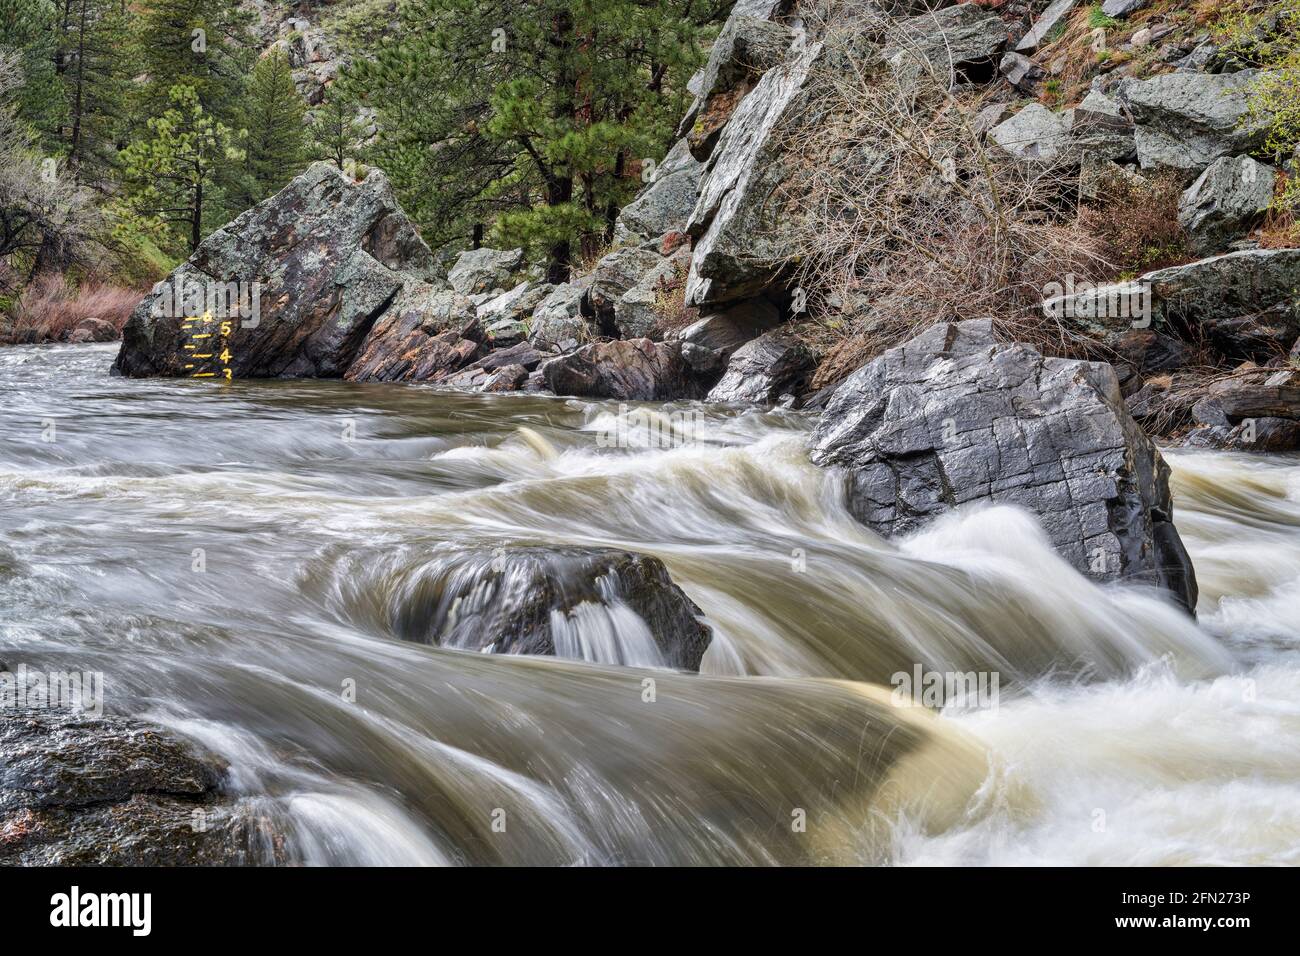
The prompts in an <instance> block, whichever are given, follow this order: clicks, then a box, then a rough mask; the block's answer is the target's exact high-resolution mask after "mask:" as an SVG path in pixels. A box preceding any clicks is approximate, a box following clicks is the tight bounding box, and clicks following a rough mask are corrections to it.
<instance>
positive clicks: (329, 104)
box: [308, 86, 362, 169]
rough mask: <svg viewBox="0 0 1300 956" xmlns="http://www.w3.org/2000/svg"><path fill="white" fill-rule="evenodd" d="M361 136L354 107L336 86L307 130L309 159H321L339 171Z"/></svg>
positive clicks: (350, 155)
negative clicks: (309, 143) (309, 147)
mask: <svg viewBox="0 0 1300 956" xmlns="http://www.w3.org/2000/svg"><path fill="white" fill-rule="evenodd" d="M361 135H362V134H361V129H360V125H359V124H358V123H357V120H356V110H355V107H354V106H353V105H352V104H351V103H349V102H348V101H347V99H346V98H345V97H344V96H343V94H342V93H341V92H339V90H338V87H337V86H334V87H332V88H331V89H330V91H329V95H328V96H326V98H325V102H324V103H322V104H321V105H320V108H319V109H318V110H316V113H315V116H314V117H313V118H312V121H311V125H310V126H309V127H308V138H309V139H310V141H311V156H312V158H313V159H323V160H325V161H326V162H330V163H333V164H334V165H335V166H337V167H338V168H339V169H342V168H343V165H344V163H346V162H347V160H348V159H350V158H353V157H354V156H355V155H356V152H357V145H358V143H360V141H361Z"/></svg>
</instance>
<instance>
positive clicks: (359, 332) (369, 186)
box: [113, 163, 436, 378]
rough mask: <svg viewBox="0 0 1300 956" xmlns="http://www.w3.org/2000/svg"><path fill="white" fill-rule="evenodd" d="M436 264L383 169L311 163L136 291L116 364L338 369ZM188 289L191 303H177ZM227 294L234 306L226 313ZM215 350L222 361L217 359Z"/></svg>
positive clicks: (306, 374) (136, 372)
mask: <svg viewBox="0 0 1300 956" xmlns="http://www.w3.org/2000/svg"><path fill="white" fill-rule="evenodd" d="M435 273H436V267H435V263H434V259H433V256H432V255H431V253H430V252H429V248H428V247H427V246H426V245H425V244H424V240H422V239H421V238H420V235H419V233H418V231H417V230H416V229H415V226H414V225H413V224H412V223H411V222H410V220H408V219H407V218H406V216H405V214H404V213H403V212H402V210H401V208H400V207H399V206H398V204H397V200H396V199H395V198H394V197H393V191H392V189H391V187H390V186H389V183H388V180H387V178H385V176H384V175H383V173H381V172H379V171H378V170H372V171H371V172H370V174H369V175H368V176H367V177H366V178H365V180H363V181H362V182H360V183H354V182H352V181H351V180H350V179H349V178H348V177H346V176H345V175H344V174H343V173H342V172H340V171H339V170H337V169H335V168H334V167H333V166H331V165H330V164H328V163H314V164H313V165H312V166H311V167H310V168H309V169H308V170H307V171H306V172H304V173H303V174H302V175H300V176H298V178H296V179H294V180H293V182H291V183H290V184H289V185H288V186H286V187H285V188H284V189H282V190H280V192H278V193H276V194H275V195H274V196H272V197H271V198H270V199H267V200H265V201H264V202H262V203H259V204H258V205H256V206H254V207H253V208H252V209H250V210H248V211H247V212H245V213H243V214H241V215H240V216H239V217H237V218H236V219H235V220H234V221H232V222H230V223H228V224H227V225H225V226H223V227H222V228H220V229H218V230H217V231H216V232H214V233H213V234H212V235H210V236H208V238H206V239H204V240H203V242H202V243H200V245H199V247H198V249H197V250H195V252H194V255H192V256H191V257H190V259H189V261H188V262H185V263H183V264H181V265H180V266H178V267H177V268H176V269H175V270H173V272H172V274H171V275H170V276H169V277H168V278H167V280H166V281H165V282H162V283H159V284H158V285H157V286H155V288H154V290H153V291H152V292H150V294H149V295H147V296H145V298H144V300H143V301H142V302H141V303H140V304H139V305H138V306H137V307H136V309H135V311H134V312H132V313H131V317H130V319H129V320H128V321H127V323H126V328H125V329H124V330H123V334H122V349H121V351H120V352H119V353H118V356H117V361H116V362H115V363H114V365H113V369H114V371H115V372H118V373H121V374H124V375H133V376H146V375H167V376H189V375H193V374H195V373H204V372H214V373H216V374H218V375H219V374H220V372H221V364H224V365H225V366H226V367H229V368H230V370H231V373H232V375H233V377H235V378H274V377H283V378H293V377H298V378H312V377H318V378H329V377H338V376H340V375H342V374H343V373H344V371H346V370H347V368H348V366H349V365H350V364H351V362H352V360H353V358H354V357H355V356H356V354H357V352H358V350H359V349H360V348H361V343H362V342H363V341H364V340H365V338H366V336H367V335H368V334H369V332H370V330H371V327H372V326H373V325H374V324H375V322H376V321H377V320H378V318H379V316H380V315H382V314H383V313H384V311H385V310H387V309H388V307H389V306H390V305H391V304H392V303H393V301H394V300H395V299H396V298H397V297H398V295H399V293H401V292H402V291H403V290H404V289H408V288H410V287H412V286H413V285H415V284H417V283H419V282H421V281H425V280H429V279H432V278H433V276H434V275H435ZM254 283H256V285H254ZM193 290H198V292H197V295H198V298H199V300H200V301H199V302H198V303H197V304H194V303H193V302H192V301H191V302H189V303H187V301H186V300H187V299H190V298H191V294H192V292H193ZM176 293H179V295H178V294H176ZM232 293H233V296H234V299H235V302H236V303H237V304H236V309H238V310H239V311H240V313H241V314H239V315H229V314H223V313H227V312H228V311H229V308H228V307H229V304H230V298H231V294H232ZM176 299H180V300H181V301H180V302H177V301H175V300H176ZM214 300H216V301H217V303H218V307H217V312H216V314H214V315H213V316H212V318H213V321H212V322H211V323H209V324H208V326H207V327H206V329H205V330H204V331H199V330H198V329H197V328H195V327H192V326H191V327H187V326H186V321H185V320H186V318H187V317H201V316H203V314H204V312H205V311H206V310H207V308H208V305H209V304H210V303H211V302H213V301H214ZM239 303H242V304H239ZM254 307H255V310H256V314H255V315H249V314H248V312H250V311H253V310H254ZM224 319H229V321H228V323H227V324H226V325H225V326H222V325H221V324H220V323H221V321H222V320H224ZM195 335H198V336H207V337H203V338H198V339H195V338H193V336H195ZM187 345H188V346H192V347H191V348H186V346H187ZM223 350H224V352H225V353H226V354H227V355H228V360H227V361H226V362H225V363H221V364H219V363H218V356H219V354H221V353H222V352H223ZM195 355H203V356H207V357H206V358H195V357H194V356H195Z"/></svg>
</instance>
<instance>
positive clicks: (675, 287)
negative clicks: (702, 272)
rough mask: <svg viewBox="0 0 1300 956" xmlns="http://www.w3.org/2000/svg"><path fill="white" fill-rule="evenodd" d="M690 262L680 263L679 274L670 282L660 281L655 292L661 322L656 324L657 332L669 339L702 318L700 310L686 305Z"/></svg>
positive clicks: (657, 311) (655, 306) (655, 307)
mask: <svg viewBox="0 0 1300 956" xmlns="http://www.w3.org/2000/svg"><path fill="white" fill-rule="evenodd" d="M688 269H689V262H686V263H679V264H678V266H677V274H676V275H675V276H673V278H672V279H671V280H670V281H662V280H661V281H660V283H659V288H657V289H656V290H655V304H654V309H655V312H656V313H658V315H659V321H658V322H657V323H655V332H656V334H658V335H659V336H661V337H667V336H668V335H670V334H671V333H673V332H679V331H681V330H682V329H684V328H686V327H687V326H688V325H691V324H692V323H694V322H695V321H696V320H697V319H699V317H700V310H699V309H697V308H695V307H694V306H689V305H687V304H686V273H687V271H688Z"/></svg>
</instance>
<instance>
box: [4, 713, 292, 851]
mask: <svg viewBox="0 0 1300 956" xmlns="http://www.w3.org/2000/svg"><path fill="white" fill-rule="evenodd" d="M224 777H225V769H224V767H223V765H222V764H221V763H220V761H218V760H217V759H216V758H215V757H212V756H211V755H206V754H203V753H201V752H200V751H199V750H198V749H197V748H195V747H194V746H192V745H190V744H188V743H186V742H184V741H182V740H180V739H179V738H177V737H174V736H173V735H171V734H170V733H167V732H166V731H163V730H161V729H159V728H156V727H153V726H151V725H149V724H146V723H144V722H142V721H138V720H132V719H128V718H124V717H95V716H90V715H84V714H72V713H67V712H61V711H55V710H6V711H4V712H0V864H4V865H18V866H50V865H54V866H197V865H207V866H231V865H254V864H263V865H264V864H268V863H283V862H285V861H284V859H283V858H282V855H283V837H284V834H283V833H277V831H276V829H275V826H274V824H273V823H272V821H269V820H267V819H265V818H262V817H258V816H253V815H250V814H249V813H248V812H247V810H246V808H242V807H239V806H237V805H236V804H235V803H234V802H233V800H232V799H231V798H230V797H228V796H227V795H225V793H224V792H223V781H224Z"/></svg>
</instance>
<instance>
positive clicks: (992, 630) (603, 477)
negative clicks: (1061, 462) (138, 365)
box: [0, 346, 1300, 865]
mask: <svg viewBox="0 0 1300 956" xmlns="http://www.w3.org/2000/svg"><path fill="white" fill-rule="evenodd" d="M112 356H113V350H112V347H109V346H76V347H17V348H10V349H5V350H0V400H2V402H3V410H4V414H3V415H2V416H0V659H2V660H4V661H5V662H7V663H9V664H10V665H11V666H12V665H13V664H15V663H17V662H20V661H21V662H25V663H27V664H28V665H29V666H37V667H43V666H49V667H54V666H56V665H66V666H68V667H71V666H74V665H75V666H76V667H77V668H79V669H90V670H97V671H103V673H104V674H105V679H106V687H107V688H108V701H107V703H108V706H109V709H110V710H112V711H114V712H119V713H127V714H133V715H138V716H143V717H147V718H149V719H152V720H155V721H158V722H160V723H163V724H165V725H167V726H169V727H171V728H173V729H174V730H176V731H177V732H179V733H181V734H184V735H186V736H189V737H191V738H192V739H195V740H196V741H199V742H201V743H202V744H204V745H205V746H207V747H209V748H211V749H212V750H214V751H216V752H217V753H219V754H220V755H221V756H223V757H224V758H225V759H226V760H227V761H229V763H230V765H231V786H232V787H233V788H234V789H235V790H236V791H237V792H238V793H239V794H240V795H241V805H242V806H243V807H244V809H245V811H246V812H248V813H249V814H253V815H259V816H262V817H266V818H268V819H271V820H272V821H273V822H274V824H275V826H277V827H279V828H281V829H282V830H284V831H285V832H287V833H288V834H289V838H288V841H287V853H288V856H289V858H290V859H292V860H295V861H299V862H305V863H309V864H331V863H360V864H375V865H384V864H434V865H437V864H457V863H589V864H641V863H650V864H672V863H701V864H715V863H744V864H781V863H889V862H893V863H901V864H936V863H938V864H962V865H968V864H1003V863H1018V862H1020V863H1060V864H1125V863H1154V864H1181V863H1295V862H1298V860H1297V857H1298V856H1300V849H1297V848H1298V847H1300V655H1297V650H1298V649H1300V459H1297V458H1264V457H1260V458H1250V457H1244V456H1233V455H1227V454H1219V453H1207V452H1187V451H1172V452H1170V453H1169V454H1168V458H1169V460H1170V463H1171V465H1172V466H1173V469H1174V483H1175V485H1174V492H1175V507H1176V512H1175V521H1176V524H1177V526H1178V528H1179V530H1180V532H1181V534H1182V536H1183V539H1184V542H1185V543H1186V545H1187V547H1188V550H1189V552H1190V553H1191V555H1192V558H1193V560H1194V562H1195V564H1196V568H1197V572H1198V578H1199V582H1200V588H1201V604H1200V607H1199V620H1198V621H1196V622H1193V621H1192V620H1190V619H1189V618H1187V617H1186V616H1185V615H1183V614H1181V613H1180V612H1179V611H1178V610H1177V609H1176V608H1174V607H1173V606H1172V605H1171V604H1170V603H1169V602H1167V601H1166V600H1165V599H1164V598H1163V597H1162V596H1161V595H1160V594H1157V593H1153V592H1150V591H1144V590H1141V589H1135V588H1125V587H1105V588H1103V587H1098V586H1097V585H1095V584H1093V583H1091V582H1089V581H1087V580H1086V579H1084V578H1083V577H1082V576H1081V575H1079V574H1078V573H1076V572H1075V571H1074V570H1073V569H1072V568H1070V567H1069V566H1067V565H1066V564H1065V563H1064V562H1062V561H1061V560H1060V559H1059V558H1057V557H1056V555H1055V554H1054V553H1053V552H1052V550H1051V549H1050V547H1049V546H1048V545H1047V544H1046V541H1045V539H1044V537H1043V535H1042V533H1041V531H1040V529H1039V528H1038V527H1037V526H1036V524H1035V523H1034V521H1033V520H1032V518H1031V517H1030V516H1028V515H1027V514H1025V513H1023V512H1018V511H1016V510H1013V509H1008V508H986V509H973V510H970V511H965V512H961V513H958V514H954V515H951V516H949V517H948V518H947V519H944V520H941V521H939V522H936V523H935V524H933V525H932V526H930V527H928V528H926V529H925V530H924V531H923V532H921V533H920V534H918V535H915V536H912V537H911V538H909V539H906V540H901V541H895V542H889V541H884V540H882V539H880V538H878V537H877V536H875V535H874V534H872V533H871V532H870V531H869V530H867V529H865V528H863V527H862V526H860V525H858V524H857V523H856V522H855V521H853V519H852V518H851V516H850V515H849V514H848V513H847V511H846V509H845V508H844V506H843V502H842V492H841V488H840V486H839V484H838V480H837V479H836V477H835V476H833V475H830V474H828V473H826V472H823V471H820V470H819V469H816V468H814V467H813V466H811V465H810V464H809V463H808V461H807V457H806V448H807V444H806V443H807V433H808V429H809V426H810V421H811V419H809V418H808V417H807V416H804V415H802V414H799V413H796V412H789V411H782V410H775V411H756V410H747V411H740V410H736V409H725V408H705V407H701V406H697V405H688V404H685V403H683V404H681V405H668V406H654V407H650V406H646V407H638V414H637V415H636V416H635V417H634V419H633V421H632V424H631V425H630V426H629V424H628V422H629V418H628V415H627V413H628V411H629V410H628V409H626V408H623V409H620V408H619V406H618V405H617V404H614V403H589V402H582V401H572V400H564V399H554V398H540V397H530V396H484V395H457V394H449V393H444V392H438V391H436V390H433V389H430V388H426V387H420V386H402V385H352V384H345V383H340V382H303V381H298V382H257V383H250V382H237V383H235V384H233V385H230V386H223V385H216V384H207V383H195V382H190V381H131V380H122V379H116V378H111V377H109V375H108V367H109V365H110V364H111V361H112ZM51 427H52V428H53V430H52V431H51ZM639 429H644V430H645V431H646V435H645V439H646V440H645V441H637V440H635V437H636V435H637V433H638V430H639ZM612 432H617V433H618V434H619V435H620V436H621V440H620V442H619V443H618V445H619V446H622V447H610V443H609V442H607V441H604V440H603V438H604V437H606V436H608V435H609V434H611V433H612ZM51 435H52V436H53V440H48V439H49V438H50V437H51ZM665 436H668V439H669V440H667V441H665V440H664V438H665ZM663 446H666V447H663ZM553 545H565V546H579V547H581V546H602V547H613V548H623V549H628V550H633V551H640V552H644V553H647V554H652V555H655V556H657V557H659V558H661V559H662V560H663V561H664V562H665V564H666V566H667V567H668V570H669V572H670V573H671V575H672V577H673V579H674V581H676V582H677V584H679V585H680V586H681V587H682V589H683V590H684V591H685V592H686V593H687V594H688V595H689V596H690V597H691V598H692V599H693V600H694V601H695V602H696V604H698V605H699V606H700V607H701V609H702V610H703V612H704V614H705V617H706V619H707V622H708V623H709V624H710V625H711V627H712V628H713V642H712V644H711V646H710V648H709V650H708V652H707V653H706V655H705V658H704V662H703V665H702V667H701V674H700V675H683V674H677V673H674V672H671V671H666V670H662V669H655V668H653V667H651V668H646V667H619V666H614V664H615V663H616V662H620V661H631V662H634V663H649V662H652V660H653V658H652V657H650V656H647V655H648V653H649V652H648V651H647V645H646V644H645V642H644V635H643V634H641V633H640V632H639V631H638V630H637V629H636V628H635V627H634V626H631V625H629V624H628V623H627V622H626V621H623V622H622V624H619V623H618V622H619V620H620V619H619V618H618V616H617V614H615V615H613V616H611V617H606V618H599V619H597V618H593V619H591V620H589V621H587V620H579V619H575V621H574V622H573V628H572V632H571V633H569V634H567V635H566V637H565V642H564V644H565V647H567V648H569V649H570V652H571V653H572V654H574V655H575V656H581V657H585V658H587V659H586V660H540V659H524V658H518V657H515V658H510V657H498V656H492V655H478V654H470V653H466V652H462V651H456V650H450V649H441V648H435V647H428V646H425V645H423V644H417V643H411V642H409V641H406V640H402V633H401V627H400V622H401V620H402V616H403V613H404V610H405V604H406V603H407V602H408V601H409V595H410V594H411V593H412V584H411V582H413V581H414V582H417V583H418V581H419V580H420V579H421V576H422V575H426V574H428V573H431V572H430V571H429V569H430V568H431V567H436V566H437V562H438V560H439V559H440V556H443V555H446V554H448V553H451V552H453V551H456V550H458V549H466V548H473V549H489V550H490V549H494V548H504V549H508V548H512V547H519V546H529V547H537V546H553ZM200 555H201V560H200V557H199V556H200ZM198 564H201V565H202V570H196V567H197V566H198ZM611 621H613V622H614V623H613V624H611ZM918 664H920V665H923V666H924V668H925V669H927V670H933V671H943V672H952V671H958V672H967V671H980V672H993V673H996V674H997V675H998V677H999V678H1000V680H999V684H998V687H999V694H998V699H997V700H996V706H980V707H959V706H949V707H948V708H946V709H945V710H943V711H942V712H941V713H939V714H935V713H930V712H926V711H924V710H922V709H921V708H917V707H899V706H896V704H897V701H896V700H895V699H893V698H892V697H891V694H890V690H891V678H892V677H893V676H894V675H897V674H898V673H900V672H911V670H912V669H913V667H915V666H916V665H918ZM647 679H650V680H652V681H653V685H652V686H653V688H654V693H653V695H651V696H652V697H653V699H652V700H647V699H646V686H647V685H646V684H645V681H646V680H647ZM348 688H351V695H352V697H353V699H348V696H349V693H348Z"/></svg>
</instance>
